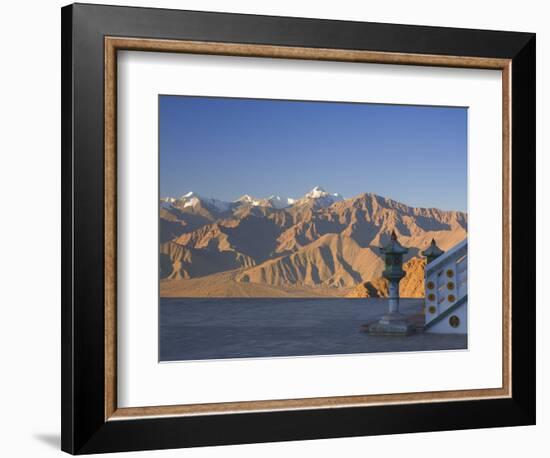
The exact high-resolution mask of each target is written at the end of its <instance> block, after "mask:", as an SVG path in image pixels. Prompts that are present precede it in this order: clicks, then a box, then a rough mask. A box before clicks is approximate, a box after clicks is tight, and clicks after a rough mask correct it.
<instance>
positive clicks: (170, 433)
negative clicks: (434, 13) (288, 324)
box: [61, 4, 536, 454]
mask: <svg viewBox="0 0 550 458" xmlns="http://www.w3.org/2000/svg"><path fill="white" fill-rule="evenodd" d="M61 14H62V36H61V51H62V68H61V70H62V72H61V73H62V101H61V105H62V323H61V325H62V336H61V338H62V386H61V393H62V407H61V413H62V437H61V442H62V449H63V450H64V451H66V452H69V453H72V454H85V453H101V452H116V451H130V450H147V449H165V448H177V447H192V446H204V445H222V444H239V443H254V442H271V441H288V440H304V439H317V438H332V437H349V436H361V435H378V434H395V433H408V432H426V431H442V430H454V429H470V428H486V427H501V426H516V425H532V424H535V410H536V409H535V378H536V377H535V360H536V348H535V339H536V334H535V332H536V331H535V319H536V318H535V286H534V279H535V256H534V255H532V256H527V255H525V254H524V253H520V250H522V251H523V250H524V247H526V246H528V247H529V249H530V250H531V249H532V246H533V245H534V244H535V240H536V237H535V236H536V234H535V227H536V224H535V104H536V94H535V41H536V39H535V34H532V33H519V32H501V31H486V30H470V29H452V28H444V27H424V26H410V25H393V24H379V23H362V22H351V21H330V20H319V19H303V18H287V17H268V16H253V15H241V14H226V13H207V12H196V11H178V10H167V9H149V8H133V7H113V6H103V5H89V4H74V5H70V6H66V7H64V8H62V11H61ZM106 36H114V37H117V36H118V37H139V38H155V39H173V40H196V41H206V42H222V43H246V44H260V45H262V44H263V45H280V46H291V47H312V48H328V49H331V48H334V49H346V50H370V51H380V52H394V53H412V54H429V55H441V56H470V57H486V58H505V59H511V61H512V73H511V85H512V91H511V94H512V100H511V102H512V103H511V107H512V113H511V117H512V129H511V142H512V148H511V151H512V187H511V205H512V208H513V212H512V227H513V231H512V239H511V245H512V249H511V251H512V257H511V259H512V284H513V288H512V301H511V303H512V336H513V337H512V352H511V368H512V396H511V397H510V398H506V399H485V400H465V401H458V402H457V401H454V402H449V401H448V402H429V403H408V404H399V405H376V406H368V407H343V408H337V409H334V408H332V409H331V408H326V409H325V408H322V409H311V410H293V411H272V412H254V413H239V414H223V415H197V416H174V417H157V418H143V419H130V420H124V419H118V420H116V421H106V420H105V411H104V399H105V384H104V381H105V365H104V362H105V358H104V356H105V324H104V317H105V316H104V294H105V293H104V281H105V278H104V275H105V273H104V268H103V266H104V243H105V242H104V224H105V215H104V155H103V151H104V98H103V95H104V86H103V84H104V62H105V61H104V37H106ZM474 198H475V196H474ZM494 267H495V268H498V266H494Z"/></svg>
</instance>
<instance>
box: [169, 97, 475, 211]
mask: <svg viewBox="0 0 550 458" xmlns="http://www.w3.org/2000/svg"><path fill="white" fill-rule="evenodd" d="M159 116H160V124H159V126H160V139H159V144H160V194H161V196H174V197H179V196H181V195H183V194H185V193H186V192H188V191H194V192H196V193H198V194H201V195H204V196H207V197H216V198H219V199H222V200H235V199H237V198H238V197H240V196H241V195H243V194H250V195H253V196H256V197H267V196H269V195H273V194H276V195H281V196H287V197H301V196H302V195H303V194H305V193H306V192H307V191H309V190H310V189H312V188H313V187H314V186H321V187H323V188H324V189H325V190H327V191H329V192H338V193H340V194H342V195H343V196H344V197H346V198H347V197H353V196H355V195H357V194H360V193H363V192H374V193H376V194H380V195H382V196H385V197H390V198H392V199H395V200H398V201H401V202H403V203H406V204H408V205H412V206H422V207H437V208H441V209H445V210H462V211H466V207H467V109H466V108H447V107H424V106H422V107H419V106H404V105H378V104H350V103H335V102H303V101H278V100H277V101H273V100H256V99H231V98H210V97H182V96H164V95H163V96H160V97H159Z"/></svg>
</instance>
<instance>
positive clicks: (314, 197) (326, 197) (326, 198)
mask: <svg viewBox="0 0 550 458" xmlns="http://www.w3.org/2000/svg"><path fill="white" fill-rule="evenodd" d="M341 200H344V198H343V197H342V195H341V194H338V193H334V194H331V193H329V192H327V191H325V190H324V189H323V188H322V187H321V186H315V187H314V188H313V189H312V190H311V191H309V192H308V193H306V195H305V196H304V197H303V198H302V199H300V201H299V202H301V203H311V204H313V205H314V206H316V207H328V206H330V205H332V204H333V203H334V202H339V201H341Z"/></svg>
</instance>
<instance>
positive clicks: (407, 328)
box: [362, 313, 422, 336]
mask: <svg viewBox="0 0 550 458" xmlns="http://www.w3.org/2000/svg"><path fill="white" fill-rule="evenodd" d="M418 321H419V320H418V319H417V317H416V316H407V315H402V314H400V313H394V314H388V315H384V316H383V317H382V318H380V319H379V320H377V321H373V322H370V323H366V324H364V325H363V326H362V329H363V330H364V331H366V332H368V333H369V334H370V335H373V336H410V335H412V334H415V333H416V331H417V329H419V330H421V329H422V326H421V325H420V326H419V323H418Z"/></svg>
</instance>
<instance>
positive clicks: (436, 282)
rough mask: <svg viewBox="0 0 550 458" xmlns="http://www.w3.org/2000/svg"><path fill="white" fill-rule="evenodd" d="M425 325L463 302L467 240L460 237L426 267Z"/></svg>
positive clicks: (466, 264)
mask: <svg viewBox="0 0 550 458" xmlns="http://www.w3.org/2000/svg"><path fill="white" fill-rule="evenodd" d="M425 282H426V283H425V285H426V302H425V304H426V310H425V315H426V321H425V322H426V327H430V326H431V325H432V324H435V323H436V322H437V321H440V318H438V317H440V316H441V315H443V316H446V315H448V314H449V312H450V311H451V309H452V310H454V309H456V308H457V307H459V306H460V305H461V304H463V303H464V302H465V301H466V299H467V295H468V242H467V240H463V241H462V242H460V243H459V244H458V245H455V246H454V247H453V248H451V249H450V250H449V251H447V252H446V253H444V254H442V255H441V256H439V257H438V258H437V259H435V260H433V261H432V262H430V263H429V264H428V265H427V266H426V273H425Z"/></svg>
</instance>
